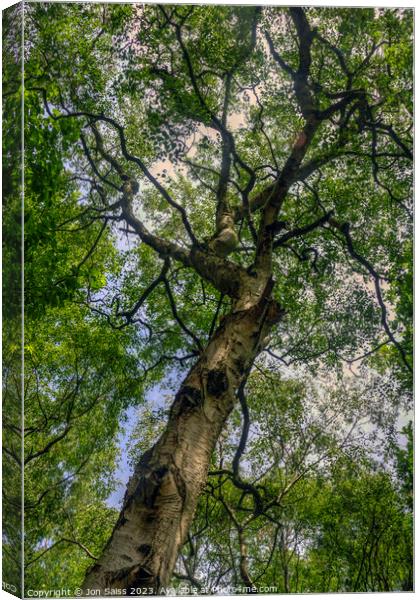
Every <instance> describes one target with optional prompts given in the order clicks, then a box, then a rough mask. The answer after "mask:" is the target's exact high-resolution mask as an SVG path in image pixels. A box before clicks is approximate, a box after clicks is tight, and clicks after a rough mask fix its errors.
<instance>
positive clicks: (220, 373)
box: [207, 369, 229, 398]
mask: <svg viewBox="0 0 420 600" xmlns="http://www.w3.org/2000/svg"><path fill="white" fill-rule="evenodd" d="M228 389H229V380H228V378H227V375H226V371H224V370H221V369H220V370H219V369H213V370H211V371H209V372H208V373H207V393H208V394H210V395H211V396H216V398H219V397H220V396H222V395H223V394H224V393H225V392H227V390H228Z"/></svg>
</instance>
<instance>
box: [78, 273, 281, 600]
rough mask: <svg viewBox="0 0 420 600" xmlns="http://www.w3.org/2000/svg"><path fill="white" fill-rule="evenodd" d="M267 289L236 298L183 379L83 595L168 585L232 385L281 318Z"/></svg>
mask: <svg viewBox="0 0 420 600" xmlns="http://www.w3.org/2000/svg"><path fill="white" fill-rule="evenodd" d="M255 283H256V284H257V282H255ZM258 287H259V288H260V290H261V287H260V286H257V285H256V288H257V289H258ZM271 289H272V283H271V282H269V283H268V284H267V285H266V286H265V289H264V291H263V293H262V294H261V293H260V294H258V296H259V298H258V299H256V300H255V301H254V302H253V303H252V305H251V306H250V304H251V303H250V302H249V296H248V300H246V301H244V302H241V301H239V302H238V303H237V304H236V311H233V312H231V313H230V314H229V315H228V316H226V317H225V318H224V319H223V320H222V322H221V324H220V326H219V327H218V329H217V330H216V332H215V333H214V335H213V337H212V339H211V340H210V341H209V343H208V345H207V347H206V348H205V350H204V352H203V353H202V355H201V357H200V359H199V360H198V362H197V363H196V364H195V365H194V367H192V369H191V370H190V372H189V373H188V375H187V377H186V378H185V380H184V381H183V383H182V385H181V387H180V389H179V391H178V393H177V395H176V397H175V400H174V402H173V405H172V407H171V410H170V415H169V420H168V424H167V427H166V429H165V431H164V433H163V434H162V436H161V437H160V439H159V440H158V441H157V443H156V444H155V445H154V446H153V447H152V448H151V449H150V450H148V451H147V452H146V453H145V454H144V455H143V457H142V458H141V460H140V462H139V463H138V465H137V466H136V468H135V471H134V474H133V475H132V477H131V479H130V481H129V483H128V486H127V491H126V494H125V498H124V503H123V507H122V510H121V513H120V516H119V519H118V522H117V524H116V525H115V528H114V531H113V533H112V536H111V538H110V540H109V542H108V544H107V545H106V547H105V549H104V551H103V554H102V556H101V557H100V559H99V560H98V562H97V563H96V564H95V565H94V566H93V567H92V568H91V569H90V570H89V571H88V573H87V575H86V578H85V582H84V586H83V587H84V592H85V594H86V595H87V594H88V593H89V592H88V590H92V589H95V590H100V593H101V595H103V594H105V593H106V592H105V589H106V588H112V589H113V590H116V591H114V593H119V594H120V595H130V594H133V595H134V594H139V593H141V591H140V590H138V589H137V588H143V590H142V592H143V593H159V592H162V588H164V587H165V586H167V585H168V583H169V581H170V578H171V575H172V571H173V569H174V567H175V562H176V559H177V556H178V553H179V551H180V548H181V546H182V545H183V543H184V541H185V538H186V536H187V533H188V530H189V527H190V525H191V522H192V520H193V517H194V513H195V509H196V506H197V501H198V498H199V496H200V493H201V492H202V490H203V488H204V486H205V484H206V480H207V472H208V468H209V463H210V458H211V454H212V451H213V449H214V446H215V443H216V441H217V439H218V437H219V434H220V432H221V430H222V428H223V426H224V424H225V422H226V420H227V418H228V416H229V414H230V412H231V411H232V408H233V406H234V404H235V400H236V393H237V390H238V387H239V385H240V383H241V381H243V379H244V378H245V377H246V376H247V373H248V372H249V369H250V367H251V365H252V362H253V361H254V359H255V357H256V356H257V354H258V352H259V351H260V350H261V345H262V341H263V339H264V337H265V336H266V335H267V333H268V331H269V329H270V327H271V326H272V325H273V324H274V323H275V322H277V321H278V320H279V319H280V318H281V314H282V311H281V309H280V307H279V306H278V304H277V303H276V302H275V301H274V300H272V299H271ZM244 306H245V307H246V308H243V307H244ZM238 307H242V310H238ZM144 588H148V589H147V590H144ZM118 591H119V592H118ZM97 593H99V592H97ZM109 593H112V592H108V594H109Z"/></svg>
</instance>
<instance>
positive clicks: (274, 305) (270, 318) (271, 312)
mask: <svg viewBox="0 0 420 600" xmlns="http://www.w3.org/2000/svg"><path fill="white" fill-rule="evenodd" d="M285 313H286V311H285V310H284V308H282V307H281V306H280V304H279V303H278V302H277V300H271V301H270V302H269V304H268V308H267V313H266V316H265V320H266V323H267V324H268V325H275V324H276V323H278V322H279V321H281V319H282V318H283V316H284V315H285Z"/></svg>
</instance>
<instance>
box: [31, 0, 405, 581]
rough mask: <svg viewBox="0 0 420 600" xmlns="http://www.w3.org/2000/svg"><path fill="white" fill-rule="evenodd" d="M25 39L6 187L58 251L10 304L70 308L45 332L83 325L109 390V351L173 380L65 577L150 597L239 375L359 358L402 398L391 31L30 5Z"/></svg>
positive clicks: (342, 21) (401, 27)
mask: <svg viewBox="0 0 420 600" xmlns="http://www.w3.org/2000/svg"><path fill="white" fill-rule="evenodd" d="M25 26H26V29H27V35H26V39H27V40H29V41H28V42H27V49H26V50H27V63H26V71H25V109H26V118H27V123H28V124H29V125H30V124H32V125H33V124H34V123H36V124H37V128H36V129H34V128H33V127H29V129H28V143H29V148H32V149H33V153H34V154H33V156H34V167H36V166H38V168H40V171H41V173H40V174H39V176H38V177H39V178H38V177H37V178H36V179H35V178H34V179H33V181H31V180H30V179H29V181H30V182H31V187H32V188H33V189H34V190H35V192H36V193H39V192H42V191H44V190H45V191H47V190H49V189H50V186H52V187H53V190H52V191H50V192H49V193H48V194H47V195H46V196H45V202H46V204H45V209H46V212H45V213H42V212H41V215H40V218H39V220H38V221H37V220H36V219H34V218H33V217H31V223H32V224H31V225H30V228H29V231H30V233H31V235H32V233H33V234H34V236H35V237H36V236H38V238H39V236H40V235H41V239H42V230H43V229H44V228H45V227H46V226H47V220H46V219H45V214H47V215H49V216H50V218H51V220H52V222H53V223H54V228H56V229H63V228H68V229H69V230H70V231H69V232H68V233H69V234H70V235H71V236H74V241H73V242H72V243H71V246H66V245H65V244H63V241H62V240H63V239H65V238H63V237H60V236H62V234H61V233H60V234H59V235H58V237H57V238H56V239H57V248H56V249H55V251H53V252H52V253H51V252H50V253H49V254H47V255H46V262H45V263H42V261H40V262H39V263H36V262H34V264H35V265H36V268H34V269H32V268H30V269H29V273H28V281H29V282H32V283H34V284H35V285H33V286H29V287H28V285H27V286H26V287H27V291H28V292H29V297H28V302H29V306H31V304H30V303H31V302H33V304H34V305H35V304H36V303H39V302H41V304H42V303H43V302H45V301H46V300H47V301H48V302H52V303H53V304H54V303H57V304H60V303H62V304H63V305H64V306H65V307H73V306H77V308H74V312H72V310H70V308H68V310H70V316H71V319H70V321H63V323H64V328H66V327H72V325H70V323H71V320H72V319H76V320H78V319H79V322H80V323H81V327H83V324H86V323H88V322H89V317H88V316H87V313H85V312H83V311H86V309H89V310H91V311H92V312H93V313H94V315H95V318H96V319H97V325H94V326H93V327H98V333H99V336H100V341H99V342H98V357H101V356H102V352H104V353H105V354H106V355H107V356H108V357H109V354H108V353H109V352H110V353H112V352H113V351H114V350H113V349H114V345H117V344H118V336H124V335H126V338H125V341H124V349H123V351H122V354H121V355H122V356H123V358H121V359H119V360H118V361H116V364H115V365H113V363H112V361H110V360H109V358H108V359H107V362H105V364H106V365H107V366H108V365H109V366H110V367H111V370H110V372H108V373H107V375H108V376H109V377H110V379H112V377H113V376H114V371H113V369H114V368H115V369H116V371H117V373H118V377H121V378H122V380H123V379H124V377H125V371H124V369H122V368H121V365H123V364H124V361H129V360H130V357H131V358H132V357H133V352H134V354H136V355H137V358H136V359H134V363H135V364H136V365H137V367H140V365H141V369H142V372H143V374H144V377H145V378H147V377H148V375H149V374H152V373H154V377H157V376H158V375H159V374H162V373H163V372H165V371H166V372H169V371H170V370H171V369H172V370H173V369H174V368H175V369H177V371H178V373H179V374H181V373H182V376H183V379H182V382H181V384H180V386H179V389H178V390H177V392H176V394H175V398H174V401H173V403H172V405H171V408H170V410H169V413H168V418H167V423H166V426H165V428H164V429H163V431H162V433H161V435H160V437H159V439H158V440H157V441H156V443H154V445H153V446H152V447H151V448H150V449H148V450H147V451H146V452H145V453H144V454H143V455H142V457H141V458H140V460H139V461H138V462H137V464H136V467H135V469H134V474H133V476H132V477H131V479H130V482H129V484H128V487H127V491H126V495H125V499H124V502H123V506H122V509H121V513H120V515H119V517H118V520H117V522H116V524H115V526H114V529H113V531H112V535H111V536H110V538H109V540H108V542H107V544H106V545H105V548H104V549H103V551H102V553H101V555H100V556H99V558H98V560H97V561H96V562H95V564H94V565H93V567H92V568H91V569H90V571H89V572H88V574H87V575H86V579H85V582H84V588H85V589H86V588H98V589H100V590H102V591H103V590H104V589H105V588H107V587H111V588H114V589H128V588H134V589H137V588H147V589H148V590H150V591H153V592H156V591H158V590H160V589H161V587H162V586H166V585H168V583H169V581H170V578H171V575H172V572H173V570H174V567H175V564H176V561H177V557H178V555H179V553H180V551H181V548H182V546H183V544H184V542H185V540H186V538H187V536H188V531H189V530H190V528H191V524H192V522H193V517H194V514H195V511H196V507H197V504H198V502H199V499H200V497H201V495H202V493H203V489H204V487H205V486H206V482H207V480H208V470H209V466H210V464H211V460H212V455H213V451H214V449H215V446H216V444H217V441H218V440H219V439H220V436H221V434H222V432H223V431H224V428H225V427H226V423H227V422H228V419H229V416H230V415H231V413H232V411H233V410H234V407H235V405H236V404H237V402H238V401H239V402H240V403H241V405H245V404H244V397H245V396H246V393H247V381H248V378H249V376H250V373H251V371H252V370H253V368H254V366H255V365H256V366H261V364H262V365H264V364H265V363H266V362H267V361H271V360H272V359H279V360H280V361H282V362H283V363H284V362H287V364H288V365H289V366H290V365H292V364H305V365H307V366H310V367H311V368H312V371H313V373H316V372H320V370H322V369H323V368H327V369H334V370H335V371H336V372H337V373H339V372H340V370H342V369H343V366H344V365H345V364H346V363H347V364H349V365H351V364H353V363H354V362H356V364H360V361H365V362H366V363H367V364H369V361H374V359H373V358H372V356H373V355H374V353H375V352H376V353H378V354H377V356H376V357H375V359H376V361H377V363H378V364H377V365H376V368H379V369H381V370H382V372H383V373H384V376H383V377H384V381H385V382H386V381H388V382H389V386H388V389H391V388H393V387H394V388H395V386H399V388H400V389H402V388H403V386H405V389H407V387H408V385H409V384H408V381H409V374H410V373H411V369H412V362H411V356H410V347H411V345H410V335H411V334H410V324H409V315H408V313H409V297H410V287H409V286H410V284H409V283H407V282H408V281H409V279H408V277H409V272H408V271H409V267H410V261H409V260H407V256H408V253H409V243H410V238H411V161H412V151H411V138H410V127H411V124H412V117H411V114H412V110H411V108H412V107H411V102H412V100H411V88H412V85H411V69H412V67H411V64H412V62H411V61H412V52H411V50H412V43H411V36H412V15H411V12H410V11H404V10H394V9H393V10H373V9H350V10H349V9H315V8H313V9H305V10H304V9H301V8H290V9H283V8H282V9H280V8H261V7H237V6H233V7H221V6H217V7H213V6H194V7H191V6H171V5H165V6H157V5H156V6H153V5H145V6H142V5H122V6H117V5H110V6H108V5H101V4H98V5H94V4H92V5H89V4H80V5H77V4H75V5H59V4H48V3H47V4H32V5H29V6H28V7H27V8H26V20H25ZM80 32H83V35H80ZM50 137H51V138H52V139H50V141H49V138H50ZM59 140H61V142H59ZM59 143H60V144H61V145H60V146H59V145H58V144H59ZM44 144H45V145H46V146H44ZM50 146H53V147H55V148H58V154H59V163H60V164H59V167H60V168H59V169H58V171H57V170H54V169H53V168H52V167H53V166H54V163H53V157H54V153H52V155H51V156H50V155H49V154H48V152H46V151H45V147H47V148H49V147H50ZM42 148H44V150H42ZM38 157H39V158H40V161H39V162H38V160H37V158H38ZM51 157H52V158H51ZM52 163H53V164H52ZM46 169H47V171H46ZM60 172H61V173H63V177H64V179H62V180H60V177H61V175H60ZM60 181H61V183H60ZM37 184H39V189H38V190H37ZM60 185H61V186H62V187H61V188H60ZM63 186H64V187H63ZM54 190H56V194H54ZM71 190H73V191H74V193H73V194H72V193H71ZM31 194H32V192H30V193H29V197H28V203H29V206H31ZM35 214H36V210H35ZM61 217H64V218H61ZM60 219H61V221H60V222H59V223H57V221H59V220H60ZM121 229H122V230H123V231H122V232H121ZM40 231H41V234H40ZM44 231H45V229H44ZM30 239H31V238H30ZM67 239H68V238H67ZM60 240H61V241H60ZM110 246H111V247H112V246H113V247H114V250H112V249H109V247H110ZM41 247H42V243H41ZM107 248H108V249H107ZM402 248H403V252H402V251H401V249H402ZM113 252H115V253H116V254H117V258H115V262H114V264H112V259H110V257H112V254H113ZM402 254H404V257H402ZM51 261H52V262H51ZM51 269H54V270H55V271H57V273H58V274H59V276H57V277H55V278H54V280H53V285H52V286H51V285H50V284H49V283H48V273H49V272H50V270H51ZM52 290H53V293H51V291H52ZM55 298H56V300H55ZM63 310H64V309H63ZM77 311H82V312H81V313H77ZM60 318H61V317H60ZM66 323H67V324H66ZM92 331H94V328H93V329H90V328H89V335H90V332H92ZM124 332H127V333H126V334H125V333H124ZM64 336H65V337H66V334H65V333H64ZM88 352H89V356H90V357H91V358H90V359H91V360H95V358H94V356H93V355H94V352H93V353H92V349H90V350H89V349H88ZM381 353H382V354H381ZM52 356H53V355H52ZM99 360H100V359H99ZM121 361H123V362H121ZM136 361H137V362H136ZM371 365H372V367H375V363H374V362H371ZM73 366H75V365H73ZM95 369H96V371H95V373H98V370H97V366H95ZM152 377H153V375H152ZM119 381H120V380H119ZM92 385H93V380H92V379H91V380H90V383H89V378H88V383H87V388H86V390H87V393H88V394H89V395H90V394H92ZM130 393H134V395H135V393H136V392H135V391H134V390H130ZM137 393H138V394H140V391H138V392H137ZM119 394H120V390H119V389H118V384H117V394H116V395H117V397H118V396H119ZM105 395H106V394H105ZM390 396H391V394H390ZM392 397H395V395H394V394H393V395H392ZM83 398H84V396H83V393H82V395H81V396H80V399H81V401H82V402H83V401H84V400H83ZM90 399H91V400H93V398H90ZM109 405H111V406H112V408H115V413H114V415H113V418H112V423H116V422H118V421H116V420H115V419H118V415H119V414H121V410H122V408H123V404H118V403H117V405H114V400H111V401H110V400H109V399H108V403H107V402H104V404H101V409H100V410H104V411H105V413H104V414H106V411H107V408H106V407H107V406H109ZM94 414H95V415H96V413H92V414H91V415H90V418H96V416H95V417H94ZM243 414H244V419H245V420H244V423H245V427H244V431H246V410H245V412H244V413H243ZM110 431H111V432H114V433H115V431H116V429H112V427H111V430H110ZM44 433H45V432H44ZM61 433H62V432H61V431H60V432H57V431H56V432H55V435H57V434H58V435H61ZM103 439H106V437H105V438H103ZM239 448H241V443H240V445H239ZM237 467H238V464H237V463H236V468H237ZM235 478H236V482H238V481H239V482H241V481H242V480H241V478H240V477H239V475H238V471H236V472H235V468H234V470H233V479H232V481H233V484H235ZM240 485H242V486H246V485H247V484H246V483H244V482H242V484H241V483H240ZM234 487H235V485H234ZM235 493H236V492H235ZM245 495H246V497H247V502H250V505H249V507H248V508H249V509H250V510H252V511H254V514H257V513H258V511H264V510H265V509H266V508H267V503H270V502H271V499H270V495H268V496H267V498H266V497H262V498H261V497H259V496H258V494H256V493H255V491H252V490H251V489H250V488H248V492H247V493H246V494H245ZM239 530H240V527H239V529H238V532H239ZM246 570H247V567H246V561H245V562H242V567H241V572H242V577H244V574H245V573H246Z"/></svg>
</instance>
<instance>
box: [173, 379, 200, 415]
mask: <svg viewBox="0 0 420 600" xmlns="http://www.w3.org/2000/svg"><path fill="white" fill-rule="evenodd" d="M202 404H203V395H202V393H201V389H198V388H196V387H192V386H190V385H183V386H182V387H181V389H180V390H179V392H178V393H177V395H176V397H175V402H174V403H173V405H172V411H171V412H173V414H174V415H181V414H183V413H187V412H189V411H191V410H194V409H196V408H198V407H200V406H202Z"/></svg>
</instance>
